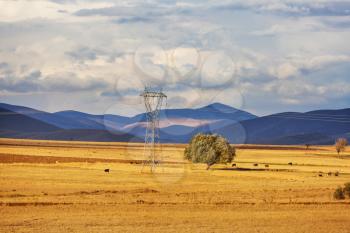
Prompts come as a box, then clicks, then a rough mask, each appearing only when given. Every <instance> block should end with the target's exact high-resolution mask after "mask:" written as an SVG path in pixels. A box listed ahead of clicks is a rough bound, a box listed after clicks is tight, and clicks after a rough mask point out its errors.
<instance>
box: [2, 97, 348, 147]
mask: <svg viewBox="0 0 350 233" xmlns="http://www.w3.org/2000/svg"><path fill="white" fill-rule="evenodd" d="M0 113H1V115H0V120H1V121H0V126H1V129H0V137H10V138H32V139H50V140H81V141H142V140H143V138H144V133H145V125H146V122H145V121H146V115H145V114H144V113H142V114H138V115H135V116H133V117H125V116H119V115H112V114H107V115H93V114H88V113H82V112H78V111H74V110H68V111H61V112H55V113H48V112H44V111H39V110H36V109H32V108H27V107H22V106H16V105H9V104H4V103H2V104H1V103H0ZM160 115H161V120H160V127H161V130H160V137H161V140H162V142H171V143H187V142H188V141H189V140H190V138H191V137H192V136H193V135H195V134H196V133H200V132H203V133H217V134H221V135H223V136H225V137H227V138H228V139H229V140H230V142H231V143H239V144H244V143H250V144H306V143H308V144H333V143H334V140H335V139H336V138H337V137H347V138H350V108H347V109H340V110H315V111H310V112H305V113H298V112H284V113H277V114H272V115H268V116H263V117H257V116H255V115H253V114H251V113H248V112H245V111H242V110H239V109H235V108H233V107H230V106H228V105H224V104H221V103H213V104H210V105H207V106H204V107H201V108H196V109H190V108H185V109H166V110H163V111H161V114H160Z"/></svg>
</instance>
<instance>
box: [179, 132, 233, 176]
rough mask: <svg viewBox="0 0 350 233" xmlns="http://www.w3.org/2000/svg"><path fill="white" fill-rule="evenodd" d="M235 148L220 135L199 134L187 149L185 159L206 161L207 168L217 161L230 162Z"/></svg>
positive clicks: (195, 161)
mask: <svg viewBox="0 0 350 233" xmlns="http://www.w3.org/2000/svg"><path fill="white" fill-rule="evenodd" d="M235 154H236V153H235V149H234V148H233V147H232V146H231V145H230V144H229V142H228V141H227V139H226V138H224V137H222V136H219V135H216V134H214V135H210V134H197V135H195V136H194V137H193V138H192V139H191V141H190V143H189V145H188V146H187V148H186V149H185V153H184V157H185V159H187V160H189V161H192V162H193V163H206V164H207V165H208V167H207V169H209V168H210V166H212V165H213V164H215V163H230V162H231V161H232V159H233V158H234V156H235Z"/></svg>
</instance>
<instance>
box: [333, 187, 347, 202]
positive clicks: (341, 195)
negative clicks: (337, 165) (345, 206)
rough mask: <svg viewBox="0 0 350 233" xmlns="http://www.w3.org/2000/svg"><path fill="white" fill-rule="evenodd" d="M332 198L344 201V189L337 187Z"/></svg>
mask: <svg viewBox="0 0 350 233" xmlns="http://www.w3.org/2000/svg"><path fill="white" fill-rule="evenodd" d="M333 197H334V199H337V200H344V199H345V195H344V189H343V188H342V187H338V188H337V189H336V190H335V192H334V194H333Z"/></svg>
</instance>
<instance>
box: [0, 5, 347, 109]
mask: <svg viewBox="0 0 350 233" xmlns="http://www.w3.org/2000/svg"><path fill="white" fill-rule="evenodd" d="M0 9H1V10H0V102H4V103H10V104H16V105H23V106H28V107H33V108H36V109H40V110H44V111H49V112H56V111H62V110H68V109H73V110H78V111H83V112H88V113H93V114H109V113H113V114H122V115H128V116H130V115H133V114H136V113H139V112H143V111H144V106H143V104H142V99H141V97H140V96H139V95H140V93H141V92H142V90H143V88H144V87H145V86H150V87H152V88H154V89H156V90H162V91H163V92H164V93H165V94H166V95H167V96H168V101H167V106H166V107H167V108H197V107H201V106H205V105H208V104H210V103H214V102H220V103H224V104H228V105H230V106H233V107H235V108H239V109H242V110H245V111H249V112H251V113H253V114H257V115H260V116H261V115H267V114H272V113H277V112H283V111H299V112H305V111H310V110H315V109H339V108H348V107H350V106H349V103H350V77H349V74H350V72H349V71H350V46H349V44H350V1H329V0H313V1H311V0H310V1H306V0H286V1H277V0H245V1H237V0H223V1H210V0H201V1H199V0H197V1H196V0H188V1H173V0H163V1H159V0H158V1H157V0H143V1H141V0H130V1H124V0H118V1H117V0H84V1H82V0H51V1H48V0H47V1H36V0H27V1H25V0H16V1H12V0H8V1H3V0H0Z"/></svg>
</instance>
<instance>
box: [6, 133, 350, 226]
mask: <svg viewBox="0 0 350 233" xmlns="http://www.w3.org/2000/svg"><path fill="white" fill-rule="evenodd" d="M237 148H238V149H237V156H236V158H235V161H234V163H236V167H232V166H231V164H228V165H215V166H213V167H212V169H211V170H208V171H207V170H205V168H206V165H203V164H196V165H194V164H191V163H188V162H186V161H183V150H184V145H162V155H163V160H164V163H162V164H161V166H160V167H158V168H157V170H156V172H155V173H154V174H151V173H149V172H148V168H144V170H143V172H141V170H142V163H141V160H142V159H143V144H137V143H97V142H96V143H95V142H54V141H31V140H14V139H0V232H327V233H330V232H337V233H339V232H350V199H349V198H348V199H346V200H343V201H337V200H334V199H333V192H334V190H335V188H337V187H338V186H340V185H343V184H344V183H345V182H350V154H349V153H348V152H345V153H343V154H342V157H341V158H339V157H338V156H337V154H336V153H335V149H334V147H331V146H312V147H311V148H310V149H309V150H306V149H305V148H304V147H303V146H258V145H244V146H243V145H238V146H237ZM288 163H292V165H289V164H288ZM254 164H257V166H254ZM265 165H268V167H267V166H265ZM106 168H109V169H110V172H109V173H106V172H104V169H106ZM335 172H339V176H335V175H334V173H335ZM328 173H331V174H330V175H328ZM320 175H321V176H320Z"/></svg>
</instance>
